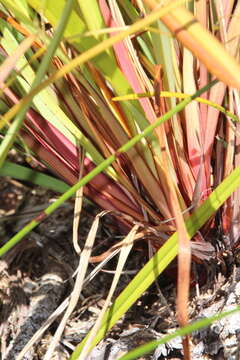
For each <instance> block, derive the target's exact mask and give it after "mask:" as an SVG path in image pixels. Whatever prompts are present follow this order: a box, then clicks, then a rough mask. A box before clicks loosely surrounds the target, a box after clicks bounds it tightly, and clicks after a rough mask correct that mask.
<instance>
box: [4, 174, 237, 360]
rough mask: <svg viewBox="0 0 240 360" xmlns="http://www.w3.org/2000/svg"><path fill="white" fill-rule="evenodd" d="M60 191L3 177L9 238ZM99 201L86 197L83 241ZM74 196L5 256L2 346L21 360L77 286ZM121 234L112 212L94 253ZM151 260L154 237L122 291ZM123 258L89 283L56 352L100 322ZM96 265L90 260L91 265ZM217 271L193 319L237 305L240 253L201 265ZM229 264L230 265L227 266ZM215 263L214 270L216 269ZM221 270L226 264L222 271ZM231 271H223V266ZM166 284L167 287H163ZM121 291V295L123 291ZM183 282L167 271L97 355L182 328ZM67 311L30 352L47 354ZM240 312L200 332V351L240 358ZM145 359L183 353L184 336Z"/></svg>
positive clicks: (8, 357)
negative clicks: (179, 300) (179, 287)
mask: <svg viewBox="0 0 240 360" xmlns="http://www.w3.org/2000/svg"><path fill="white" fill-rule="evenodd" d="M56 196H57V195H56V194H54V193H53V192H49V191H46V190H43V189H41V188H37V187H34V188H31V187H30V186H29V185H23V184H21V183H19V182H17V181H14V180H10V179H4V178H0V236H1V244H3V243H4V242H5V241H6V240H7V239H9V238H10V237H11V236H12V235H13V234H15V233H16V232H17V231H18V230H20V229H21V228H22V227H23V226H24V225H25V224H26V223H27V222H29V220H31V218H33V217H34V216H35V215H36V214H37V213H38V212H39V211H40V210H41V209H43V208H45V207H46V206H47V205H48V204H49V203H50V202H51V201H53V200H54V199H55V198H56ZM99 211H100V210H99V209H97V208H96V207H94V206H92V205H89V204H86V205H85V206H84V210H83V212H82V215H81V225H80V231H79V239H80V240H79V242H80V245H81V246H82V245H83V244H84V241H85V239H86V236H87V234H88V232H89V229H90V227H91V224H92V221H93V219H94V217H95V215H96V214H97V213H99ZM72 221H73V202H72V201H69V202H67V203H66V204H64V205H63V206H62V207H61V208H60V209H59V210H57V211H56V212H55V213H54V214H53V215H52V216H51V217H49V218H47V219H46V220H45V221H44V222H43V223H42V224H41V225H40V226H38V227H37V228H36V229H35V230H34V231H32V232H31V234H30V235H28V236H26V238H25V239H24V240H22V241H21V242H20V243H19V244H18V245H17V246H16V247H15V248H14V249H13V250H11V251H10V252H9V253H8V254H7V255H6V256H5V257H4V258H3V259H2V260H1V261H0V284H1V288H0V296H1V303H0V307H1V314H0V339H1V340H0V342H1V343H0V346H1V359H2V360H13V359H16V358H17V355H18V354H19V352H20V351H21V350H22V349H23V347H24V346H25V345H26V344H27V343H28V342H29V340H30V339H31V337H32V336H33V335H34V334H35V333H36V331H37V330H38V329H39V328H41V327H42V325H43V324H44V322H45V321H46V320H47V319H49V317H51V314H52V313H53V312H54V311H55V310H56V309H57V308H58V306H59V305H60V304H62V303H63V302H64V300H65V299H66V297H67V296H68V295H69V294H70V293H71V290H72V288H73V284H74V278H73V277H72V275H73V274H74V271H75V270H76V268H77V266H78V256H77V254H76V253H75V252H74V249H73V246H72ZM116 241H119V230H118V228H117V226H116V224H115V223H114V221H113V219H112V218H111V217H105V218H103V220H102V221H101V225H100V227H99V231H98V235H97V239H96V246H95V248H94V254H98V253H102V252H103V251H105V250H106V249H108V248H109V247H110V246H111V245H112V244H113V243H114V242H116ZM146 261H147V247H146V244H141V245H137V246H136V247H135V248H134V251H132V253H131V256H130V258H129V261H128V263H127V265H126V268H125V272H124V274H123V275H122V277H121V282H120V283H119V286H118V290H117V294H119V293H120V291H121V290H122V289H123V288H124V287H125V286H126V285H127V284H128V283H129V281H130V280H131V279H132V278H133V276H134V274H135V273H136V272H137V271H138V270H139V269H140V268H141V267H142V266H143V264H144V263H145V262H146ZM115 265H116V260H115V259H113V260H111V261H110V262H109V263H108V264H107V265H106V266H105V267H104V269H103V270H102V271H100V272H99V273H98V274H97V276H96V277H95V278H94V279H93V280H92V281H91V282H89V283H87V286H85V288H84V289H83V292H82V295H81V298H80V300H79V304H78V306H77V308H76V309H75V311H74V313H73V314H72V316H71V318H70V319H69V321H68V323H67V326H66V328H65V332H64V334H63V337H62V339H61V342H60V344H59V346H58V347H57V349H56V351H55V357H54V359H68V358H69V356H70V354H71V352H72V350H73V349H74V347H75V346H76V345H77V344H78V343H79V342H80V341H81V340H82V339H83V337H84V336H85V335H86V334H87V332H88V331H89V329H90V328H91V327H92V325H93V324H94V323H95V321H96V318H97V316H98V314H99V312H100V310H101V308H102V306H103V303H104V299H105V298H106V296H107V292H108V290H109V287H110V284H111V280H112V271H113V270H114V268H115ZM95 266H96V265H94V264H90V265H89V272H90V271H91V270H93V269H94V267H95ZM206 268H207V269H211V271H209V274H208V276H209V278H210V280H209V281H208V282H207V284H205V286H202V287H200V288H199V287H198V284H197V283H196V284H195V285H194V286H193V289H192V296H191V302H190V306H189V308H190V315H191V319H198V318H202V317H209V316H211V315H214V314H216V313H218V312H220V311H227V310H230V309H231V308H232V307H234V306H236V304H239V303H240V285H239V280H240V271H239V268H238V267H236V265H235V264H234V259H232V260H231V262H230V264H229V262H226V263H224V264H221V266H220V265H219V264H218V262H217V261H216V263H214V265H211V264H206V265H205V266H202V267H200V268H197V272H199V271H200V272H201V271H206ZM223 268H224V269H223ZM212 269H213V271H212ZM220 270H221V271H220ZM221 273H223V274H221ZM160 289H161V291H160ZM117 294H116V295H117ZM175 299H176V289H175V284H174V282H173V281H172V279H169V278H168V277H167V276H161V277H160V279H159V280H158V282H157V283H156V284H154V285H153V286H152V287H151V288H150V289H149V290H148V291H147V292H146V293H145V294H144V296H143V297H142V298H141V299H139V301H138V302H137V303H136V304H135V305H134V306H133V307H132V308H131V309H130V310H129V311H128V313H127V314H126V315H125V317H124V319H122V320H120V321H119V322H118V323H117V324H116V326H114V328H113V329H112V330H111V331H110V332H109V333H108V334H107V335H106V337H105V339H104V341H102V342H101V343H100V344H99V345H98V346H97V347H96V348H95V349H94V350H93V352H92V353H91V355H90V356H89V359H98V360H102V359H111V360H113V359H117V358H119V357H120V355H121V354H123V353H125V352H126V351H128V350H130V349H132V348H134V347H136V346H139V345H141V344H143V343H145V342H147V341H150V340H154V339H158V338H160V337H162V336H164V335H165V334H168V333H170V332H172V331H174V330H175V329H176V327H177V323H176V320H175ZM60 319H61V315H59V316H58V317H56V318H55V319H54V321H52V323H51V325H50V326H49V327H48V328H47V329H46V331H45V332H43V334H42V335H41V336H40V338H39V339H38V341H37V342H36V343H35V344H34V345H33V346H32V347H31V349H30V350H29V351H28V352H27V354H26V355H25V357H24V359H28V360H32V359H34V360H37V359H43V357H44V354H45V352H46V349H47V348H48V346H49V343H50V341H51V339H52V337H53V334H54V332H55V331H56V328H57V325H58V323H59V321H60ZM239 324H240V315H239V313H237V314H235V315H234V316H232V317H230V318H226V319H223V320H222V321H220V322H218V323H215V324H213V325H212V326H211V327H209V328H207V329H205V330H202V331H201V332H198V333H196V334H194V336H193V338H192V358H193V359H219V360H220V359H230V360H237V359H240V355H239V336H240V326H239ZM144 359H154V360H163V359H172V360H173V359H182V346H181V340H180V339H179V338H176V339H175V340H174V341H172V342H171V343H168V344H167V345H163V346H159V347H158V348H157V349H156V351H155V352H154V353H152V354H150V355H148V356H145V357H144Z"/></svg>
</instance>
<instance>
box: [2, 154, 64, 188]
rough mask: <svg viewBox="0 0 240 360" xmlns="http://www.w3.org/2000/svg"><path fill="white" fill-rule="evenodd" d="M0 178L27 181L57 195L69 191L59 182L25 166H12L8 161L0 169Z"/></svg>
mask: <svg viewBox="0 0 240 360" xmlns="http://www.w3.org/2000/svg"><path fill="white" fill-rule="evenodd" d="M0 176H11V177H12V178H14V179H18V180H23V181H29V182H31V183H32V184H35V185H39V186H42V187H44V188H47V189H50V190H53V191H56V192H59V193H64V192H65V191H67V190H68V189H69V186H68V185H67V184H66V183H65V182H63V181H61V180H58V179H55V178H54V177H52V176H49V175H45V174H42V173H40V172H38V171H35V170H32V169H29V168H27V167H25V166H22V165H18V164H14V163H12V162H10V161H5V162H4V164H3V166H2V168H0Z"/></svg>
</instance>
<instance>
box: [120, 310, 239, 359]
mask: <svg viewBox="0 0 240 360" xmlns="http://www.w3.org/2000/svg"><path fill="white" fill-rule="evenodd" d="M237 311H240V306H237V307H236V308H235V309H233V310H230V311H226V312H222V313H220V314H218V315H214V316H211V317H209V318H205V319H201V320H198V321H196V322H194V323H193V324H190V325H188V326H185V327H183V328H181V329H179V330H177V331H175V332H174V333H173V334H170V335H166V336H164V337H163V338H162V339H160V340H156V341H151V342H149V343H147V344H145V345H142V346H139V347H138V348H136V349H134V350H132V351H130V352H129V353H127V354H126V355H124V356H122V357H120V358H119V360H132V359H138V358H140V357H142V356H143V355H145V354H147V353H149V352H151V351H153V350H154V349H155V348H156V347H157V346H158V345H161V344H166V343H167V342H169V341H171V340H172V339H174V338H176V337H177V336H185V335H188V334H191V333H192V332H193V331H196V330H199V329H202V328H204V327H207V326H209V325H211V324H212V323H213V322H214V321H219V320H221V319H223V318H225V317H226V316H229V315H233V314H234V313H235V312H237Z"/></svg>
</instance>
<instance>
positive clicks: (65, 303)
mask: <svg viewBox="0 0 240 360" xmlns="http://www.w3.org/2000/svg"><path fill="white" fill-rule="evenodd" d="M119 251H120V248H119V249H116V250H115V251H114V252H112V253H111V254H109V256H108V257H106V258H105V259H104V260H103V261H102V262H101V263H100V264H98V265H97V266H96V267H95V268H94V270H93V271H92V272H91V273H90V274H89V275H88V276H87V277H86V278H85V280H84V286H86V285H87V284H88V283H89V282H90V281H92V279H93V278H94V277H95V276H96V275H97V274H98V272H99V271H100V270H101V269H102V268H103V266H104V265H106V264H107V262H108V261H109V260H111V259H112V258H113V257H114V256H115V255H116V254H117V253H118V252H119ZM78 270H79V266H78V268H77V270H76V271H75V273H74V274H73V275H72V277H75V275H77V274H78ZM70 297H71V295H69V296H68V297H67V298H66V299H65V300H64V301H63V302H62V303H61V304H60V305H59V306H58V308H57V309H56V310H55V311H54V312H53V313H52V314H51V316H50V317H49V318H48V319H47V321H45V323H44V324H43V325H42V326H41V328H40V329H38V330H37V331H36V332H35V334H34V335H33V337H32V338H31V339H30V340H29V341H28V343H27V344H26V345H25V346H24V348H23V349H22V350H21V352H20V353H19V354H18V356H17V358H16V360H22V359H23V357H24V355H25V354H26V353H27V352H28V351H29V350H30V349H31V347H32V346H33V345H34V344H35V343H36V342H37V341H39V340H40V338H41V336H42V335H43V334H44V332H45V331H46V330H47V329H48V328H49V326H51V325H52V323H53V322H54V321H55V320H56V319H57V318H58V317H59V316H60V315H61V314H62V312H63V311H64V310H65V309H66V308H67V306H68V305H69V301H70Z"/></svg>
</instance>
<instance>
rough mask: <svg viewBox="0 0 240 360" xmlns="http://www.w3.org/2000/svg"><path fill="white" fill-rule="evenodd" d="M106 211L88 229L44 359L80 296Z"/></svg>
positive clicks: (52, 347)
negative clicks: (61, 312)
mask: <svg viewBox="0 0 240 360" xmlns="http://www.w3.org/2000/svg"><path fill="white" fill-rule="evenodd" d="M106 213H108V212H107V211H102V212H101V213H100V214H98V215H97V216H96V218H95V220H94V222H93V224H92V227H91V229H90V231H89V234H88V237H87V240H86V244H85V246H84V248H83V251H82V253H81V256H80V262H79V268H78V273H77V277H76V281H75V285H74V288H73V291H72V294H71V297H70V301H69V305H68V308H67V310H66V312H65V314H64V316H63V318H62V320H61V322H60V324H59V326H58V328H57V331H56V332H55V334H54V337H53V339H52V341H51V343H50V345H49V347H48V350H47V352H46V354H45V356H44V360H51V358H52V355H53V352H54V349H55V347H56V346H57V344H58V342H59V340H60V338H61V335H62V333H63V331H64V328H65V326H66V323H67V320H68V319H69V317H70V316H71V314H72V312H73V310H74V309H75V307H76V305H77V303H78V299H79V296H80V293H81V291H82V287H83V282H84V278H85V275H86V271H87V268H88V264H89V258H90V255H91V251H92V248H93V244H94V241H95V238H96V234H97V230H98V226H99V220H100V218H101V217H102V216H104V215H105V214H106Z"/></svg>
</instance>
